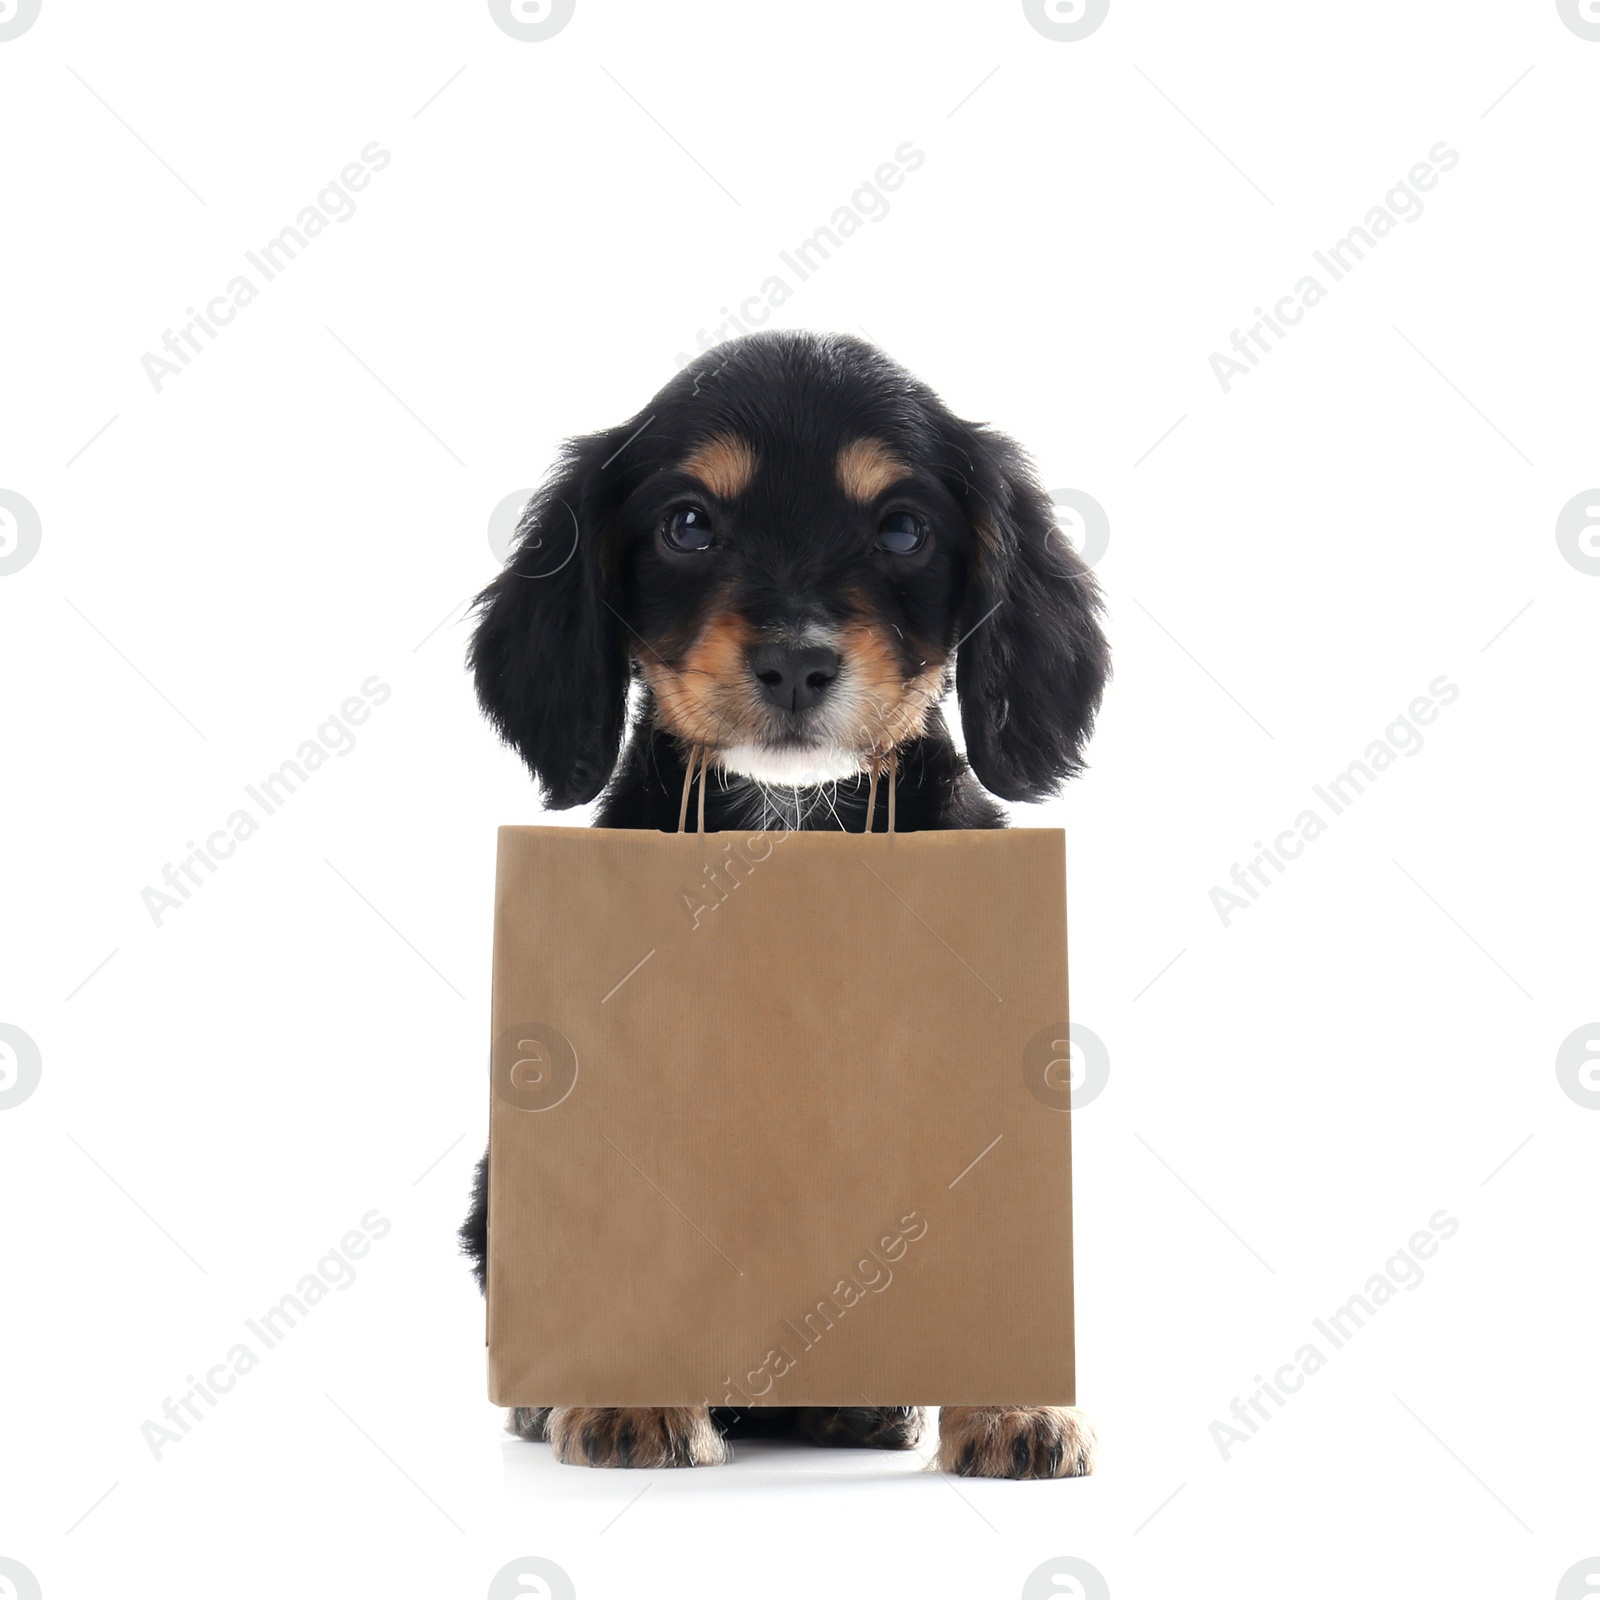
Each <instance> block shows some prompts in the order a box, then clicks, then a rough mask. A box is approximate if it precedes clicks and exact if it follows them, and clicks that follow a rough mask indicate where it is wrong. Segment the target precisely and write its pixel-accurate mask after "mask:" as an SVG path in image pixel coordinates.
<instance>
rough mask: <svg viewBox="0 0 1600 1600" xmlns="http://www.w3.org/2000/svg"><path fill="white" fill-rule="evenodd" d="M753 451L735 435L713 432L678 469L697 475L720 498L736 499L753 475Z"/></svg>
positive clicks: (754, 457) (691, 475)
mask: <svg viewBox="0 0 1600 1600" xmlns="http://www.w3.org/2000/svg"><path fill="white" fill-rule="evenodd" d="M756 466H757V461H756V453H755V451H754V450H753V449H752V448H751V447H750V446H749V445H748V444H746V443H745V441H744V440H743V439H741V438H739V437H738V436H737V435H735V434H731V433H718V434H713V435H712V437H711V438H709V439H707V440H706V441H705V443H704V444H701V445H699V446H697V447H696V449H695V450H694V452H693V453H692V454H691V455H690V456H689V458H688V460H686V461H685V462H684V463H683V465H682V467H681V468H680V469H679V470H680V471H683V472H686V473H688V474H689V476H690V477H692V478H698V479H699V480H700V482H701V483H703V484H704V485H705V486H706V488H707V489H709V490H710V491H711V492H712V494H714V495H715V496H716V497H717V498H718V499H719V500H735V499H737V498H738V497H739V496H740V495H741V494H743V493H744V492H745V490H746V489H748V488H749V487H750V483H751V480H752V479H753V478H754V477H755V475H756Z"/></svg>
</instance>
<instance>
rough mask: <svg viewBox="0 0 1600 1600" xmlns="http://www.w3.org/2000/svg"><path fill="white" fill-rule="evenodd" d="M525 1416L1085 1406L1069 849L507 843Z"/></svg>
mask: <svg viewBox="0 0 1600 1600" xmlns="http://www.w3.org/2000/svg"><path fill="white" fill-rule="evenodd" d="M491 1040H492V1043H491V1052H490V1067H491V1086H492V1093H491V1131H490V1162H489V1173H490V1178H489V1257H488V1262H489V1264H488V1342H489V1387H490V1396H491V1398H492V1399H493V1400H495V1401H496V1402H498V1403H499V1404H502V1405H507V1406H511V1405H614V1406H645V1405H651V1406H654V1405H699V1404H712V1405H731V1406H740V1407H744V1406H765V1405H854V1404H859V1403H863V1402H864V1403H867V1404H871V1405H1011V1404H1016V1405H1034V1404H1059V1405H1069V1404H1071V1403H1072V1402H1073V1398H1074V1395H1073V1337H1072V1318H1073V1299H1072V1182H1071V1136H1070V1112H1069V1109H1068V1104H1069V1097H1070V1086H1069V1077H1070V1061H1069V1049H1070V1047H1069V1045H1068V1042H1067V1040H1068V1030H1067V957H1066V896H1065V865H1064V841H1063V836H1062V834H1061V832H1060V831H1059V830H1055V829H1013V830H995V831H970V832H950V833H913V834H889V835H884V834H872V835H865V836H863V835H857V834H840V833H802V832H796V833H753V834H744V833H710V834H700V833H687V834H685V833H678V834H668V833H658V832H640V831H624V830H614V829H591V828H550V827H507V828H502V829H501V830H500V839H499V862H498V873H497V882H496V904H495V941H494V1003H493V1022H492V1029H491Z"/></svg>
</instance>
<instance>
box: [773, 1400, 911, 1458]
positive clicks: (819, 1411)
mask: <svg viewBox="0 0 1600 1600" xmlns="http://www.w3.org/2000/svg"><path fill="white" fill-rule="evenodd" d="M923 1420H924V1418H923V1411H922V1407H921V1406H803V1407H801V1408H800V1410H799V1412H798V1414H797V1426H798V1429H799V1433H800V1437H801V1438H802V1439H809V1440H810V1441H811V1443H812V1444H827V1445H843V1446H846V1447H853V1448H855V1449H860V1450H911V1449H914V1448H915V1447H916V1444H917V1441H918V1440H920V1439H921V1438H922V1425H923Z"/></svg>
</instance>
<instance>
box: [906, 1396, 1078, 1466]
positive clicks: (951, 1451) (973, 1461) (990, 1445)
mask: <svg viewBox="0 0 1600 1600" xmlns="http://www.w3.org/2000/svg"><path fill="white" fill-rule="evenodd" d="M1097 1449H1098V1440H1097V1439H1096V1438H1095V1431H1094V1425H1093V1423H1091V1422H1090V1421H1089V1419H1088V1417H1086V1416H1085V1415H1084V1414H1083V1412H1081V1411H1079V1410H1077V1409H1076V1408H1074V1407H1071V1406H946V1407H944V1409H943V1410H942V1411H940V1413H939V1457H938V1465H939V1470H940V1471H941V1472H954V1473H958V1474H959V1475H960V1476H961V1477H963V1478H1086V1477H1088V1475H1089V1474H1090V1473H1091V1472H1093V1471H1094V1461H1095V1452H1096V1450H1097Z"/></svg>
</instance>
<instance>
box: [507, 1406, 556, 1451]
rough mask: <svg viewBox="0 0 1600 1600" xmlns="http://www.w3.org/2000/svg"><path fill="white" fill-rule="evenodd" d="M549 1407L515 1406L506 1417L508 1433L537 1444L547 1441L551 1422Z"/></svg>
mask: <svg viewBox="0 0 1600 1600" xmlns="http://www.w3.org/2000/svg"><path fill="white" fill-rule="evenodd" d="M550 1410H551V1408H550V1407H549V1406H515V1407H513V1409H512V1410H511V1412H510V1413H509V1414H508V1415H507V1417H506V1432H507V1433H514V1434H515V1435H516V1436H517V1437H518V1438H519V1439H528V1440H530V1441H532V1442H533V1443H535V1444H542V1443H543V1442H544V1440H545V1437H546V1433H545V1429H546V1425H547V1424H548V1423H549V1421H550Z"/></svg>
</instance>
